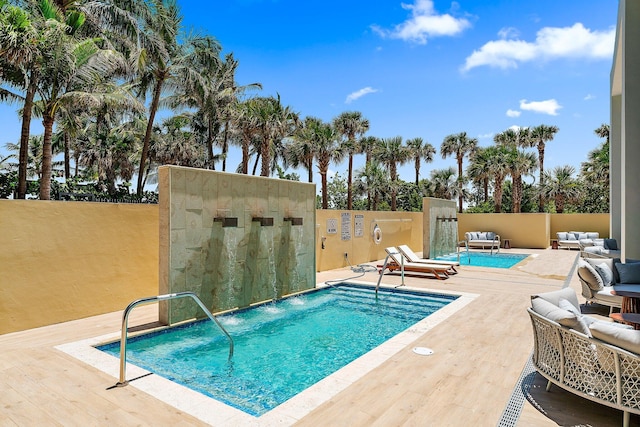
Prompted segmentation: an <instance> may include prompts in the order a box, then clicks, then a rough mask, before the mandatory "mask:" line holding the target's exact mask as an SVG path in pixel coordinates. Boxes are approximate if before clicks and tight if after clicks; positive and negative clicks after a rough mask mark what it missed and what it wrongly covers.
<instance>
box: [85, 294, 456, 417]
mask: <svg viewBox="0 0 640 427" xmlns="http://www.w3.org/2000/svg"><path fill="white" fill-rule="evenodd" d="M457 298H458V297H457V296H455V295H440V294H426V293H418V292H410V291H404V290H385V289H381V290H380V292H379V297H378V298H377V299H376V298H375V295H374V291H373V289H372V288H370V287H361V286H354V285H349V286H344V285H343V286H336V287H330V288H326V289H322V290H318V291H314V292H310V293H307V294H304V295H301V296H297V297H292V298H288V299H285V300H282V301H279V302H277V303H275V304H268V305H263V306H260V307H254V308H252V309H249V310H243V311H240V312H238V313H236V314H232V315H225V316H219V317H218V319H219V320H220V322H221V323H222V324H223V325H224V326H225V328H226V329H227V330H228V331H229V333H230V334H231V335H232V336H233V338H234V342H235V352H234V356H233V360H232V362H231V363H228V361H227V357H228V341H227V340H226V337H224V336H223V335H222V334H221V333H220V332H219V331H218V330H216V328H215V327H214V326H213V325H212V323H211V322H210V321H206V322H205V321H202V322H196V323H193V324H190V325H186V326H181V327H176V328H171V329H167V330H164V331H161V332H157V333H153V334H148V335H144V336H142V337H136V338H131V339H130V340H129V344H128V350H127V359H128V360H129V362H130V363H133V364H135V365H138V366H141V367H143V368H145V369H147V370H149V371H151V372H154V373H157V374H158V375H161V376H163V377H166V378H168V379H170V380H172V381H174V382H177V383H179V384H182V385H185V386H187V387H189V388H191V389H194V390H197V391H199V392H201V393H203V394H205V395H207V396H211V397H213V398H215V399H217V400H220V401H222V402H224V403H226V404H228V405H231V406H233V407H236V408H238V409H241V410H243V411H244V412H246V413H249V414H251V415H254V416H259V415H262V414H264V413H265V412H267V411H269V410H271V409H272V408H274V407H276V406H278V405H280V404H281V403H283V402H285V401H286V400H288V399H290V398H291V397H292V396H294V395H296V394H298V393H300V392H301V391H302V390H304V389H306V388H308V387H310V386H311V385H313V384H314V383H316V382H318V381H320V380H322V379H323V378H325V377H326V376H328V375H330V374H332V373H333V372H335V371H337V370H338V369H340V368H342V367H343V366H345V365H347V364H348V363H350V362H352V361H353V360H355V359H356V358H358V357H360V356H362V355H363V354H365V353H367V352H368V351H370V350H371V349H373V348H375V347H377V346H378V345H380V344H381V343H383V342H385V341H387V340H388V339H389V338H391V337H393V336H395V335H397V334H398V333H400V332H402V331H403V330H406V329H407V328H409V327H411V326H412V325H414V324H415V323H416V322H419V321H421V320H422V319H424V318H425V317H427V316H429V315H430V314H432V313H434V312H435V311H437V310H439V309H440V308H442V307H444V306H446V305H448V304H449V303H451V302H453V301H455V300H456V299H457ZM98 348H99V349H100V350H103V351H105V352H108V353H109V354H112V355H114V356H118V355H119V342H116V343H112V344H108V345H103V346H100V347H98Z"/></svg>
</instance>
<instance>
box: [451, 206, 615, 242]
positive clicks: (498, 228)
mask: <svg viewBox="0 0 640 427" xmlns="http://www.w3.org/2000/svg"><path fill="white" fill-rule="evenodd" d="M458 218H459V219H458V227H459V228H458V232H459V235H460V239H463V238H464V233H465V232H467V231H495V232H496V233H498V234H499V235H500V238H501V239H503V240H504V239H509V240H510V243H511V247H514V248H547V247H549V245H550V244H551V240H553V239H555V237H556V232H558V231H585V232H587V231H597V232H598V233H600V236H601V237H608V236H609V214H608V213H604V214H548V213H522V214H512V213H501V214H493V213H491V214H477V213H474V214H465V213H462V214H458Z"/></svg>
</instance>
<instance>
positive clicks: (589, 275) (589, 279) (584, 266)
mask: <svg viewBox="0 0 640 427" xmlns="http://www.w3.org/2000/svg"><path fill="white" fill-rule="evenodd" d="M578 276H579V277H580V278H581V279H582V280H584V281H585V282H586V283H587V286H589V289H591V290H592V291H596V292H597V291H600V290H602V288H604V282H603V281H602V277H600V274H599V273H598V272H597V271H596V269H595V268H593V267H592V266H591V264H589V263H587V262H585V261H583V260H579V261H578Z"/></svg>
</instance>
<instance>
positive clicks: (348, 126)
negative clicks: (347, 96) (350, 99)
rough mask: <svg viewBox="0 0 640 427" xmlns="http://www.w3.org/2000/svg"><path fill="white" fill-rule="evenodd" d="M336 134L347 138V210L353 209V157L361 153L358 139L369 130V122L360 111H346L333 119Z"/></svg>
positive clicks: (345, 143)
mask: <svg viewBox="0 0 640 427" xmlns="http://www.w3.org/2000/svg"><path fill="white" fill-rule="evenodd" d="M333 126H334V128H335V129H336V132H338V133H340V134H341V135H342V136H343V137H345V138H346V141H345V142H344V145H345V147H346V151H347V153H348V154H349V176H348V177H347V210H351V209H352V207H353V193H352V189H351V183H352V181H353V155H354V154H356V153H358V152H359V149H358V144H357V141H356V137H357V136H358V135H363V134H365V133H366V132H367V131H368V130H369V120H367V119H365V118H364V117H362V113H360V112H359V111H346V112H344V113H342V114H340V115H339V116H338V117H336V118H334V119H333Z"/></svg>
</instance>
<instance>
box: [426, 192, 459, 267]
mask: <svg viewBox="0 0 640 427" xmlns="http://www.w3.org/2000/svg"><path fill="white" fill-rule="evenodd" d="M422 212H423V220H424V223H423V224H422V253H423V255H424V256H425V257H428V258H436V257H439V256H441V255H445V254H450V253H455V252H456V246H457V245H458V217H457V213H456V202H455V201H453V200H445V199H435V198H432V197H425V198H424V199H422Z"/></svg>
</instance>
